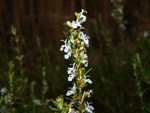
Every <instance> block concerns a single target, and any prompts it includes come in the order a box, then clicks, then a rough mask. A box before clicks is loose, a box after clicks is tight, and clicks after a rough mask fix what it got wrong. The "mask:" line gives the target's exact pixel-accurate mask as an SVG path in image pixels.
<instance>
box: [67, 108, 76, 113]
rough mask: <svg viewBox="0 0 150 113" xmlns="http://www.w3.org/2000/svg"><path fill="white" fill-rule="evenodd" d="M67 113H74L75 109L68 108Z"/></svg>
mask: <svg viewBox="0 0 150 113" xmlns="http://www.w3.org/2000/svg"><path fill="white" fill-rule="evenodd" d="M68 113H76V111H75V109H73V108H70V109H69V112H68Z"/></svg>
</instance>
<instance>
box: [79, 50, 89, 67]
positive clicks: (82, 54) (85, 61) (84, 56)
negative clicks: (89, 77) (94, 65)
mask: <svg viewBox="0 0 150 113" xmlns="http://www.w3.org/2000/svg"><path fill="white" fill-rule="evenodd" d="M80 54H81V57H82V60H81V62H82V63H83V64H84V66H85V67H87V66H88V57H87V55H86V54H85V53H84V51H81V52H80Z"/></svg>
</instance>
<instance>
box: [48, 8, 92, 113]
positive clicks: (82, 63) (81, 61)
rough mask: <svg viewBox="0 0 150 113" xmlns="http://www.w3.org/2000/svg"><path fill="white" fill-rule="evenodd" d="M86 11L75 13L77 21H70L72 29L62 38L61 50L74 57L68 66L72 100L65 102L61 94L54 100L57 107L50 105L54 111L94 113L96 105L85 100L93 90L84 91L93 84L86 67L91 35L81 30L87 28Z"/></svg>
mask: <svg viewBox="0 0 150 113" xmlns="http://www.w3.org/2000/svg"><path fill="white" fill-rule="evenodd" d="M84 13H87V12H86V10H83V9H82V11H81V12H80V13H75V15H76V17H77V19H76V21H72V22H70V21H68V22H67V25H68V26H69V27H70V30H69V31H68V32H67V34H66V33H64V34H65V36H66V38H67V39H66V40H61V41H62V42H64V45H61V47H60V51H64V52H65V55H64V58H65V59H69V58H70V57H72V59H73V61H74V63H72V64H70V67H68V71H67V72H68V74H69V76H68V81H69V82H71V81H72V82H73V87H70V88H69V90H68V92H67V93H66V96H68V97H70V98H67V99H68V100H70V101H71V102H70V103H69V104H68V103H67V102H64V98H63V96H62V95H61V96H59V97H58V98H56V100H53V99H51V100H52V102H53V104H54V105H56V107H57V108H53V107H51V106H50V108H51V110H52V111H56V112H58V111H59V112H61V113H67V112H68V113H85V112H86V113H87V112H88V113H92V112H93V110H94V107H93V106H91V105H90V104H92V103H91V102H87V101H85V99H86V97H88V98H90V97H91V94H92V93H93V90H88V91H83V88H84V87H86V86H87V85H88V84H92V81H91V80H90V79H89V77H90V76H89V75H87V74H88V73H89V71H90V70H91V69H89V70H88V71H86V69H85V68H87V67H88V56H87V54H86V52H87V50H86V48H87V47H89V36H87V35H86V34H84V33H83V32H82V31H81V30H83V29H85V28H84V27H82V23H83V22H85V21H86V16H85V15H84Z"/></svg>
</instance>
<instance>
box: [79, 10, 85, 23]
mask: <svg viewBox="0 0 150 113" xmlns="http://www.w3.org/2000/svg"><path fill="white" fill-rule="evenodd" d="M86 12H87V11H86V10H84V9H82V10H81V18H82V19H81V20H80V22H81V23H82V22H85V21H86V16H85V15H83V13H86Z"/></svg>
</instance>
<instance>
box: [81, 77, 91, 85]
mask: <svg viewBox="0 0 150 113" xmlns="http://www.w3.org/2000/svg"><path fill="white" fill-rule="evenodd" d="M87 77H90V76H89V75H87V76H86V75H84V78H83V80H84V81H85V82H87V83H89V84H92V81H91V80H90V79H89V78H88V79H87Z"/></svg>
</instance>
